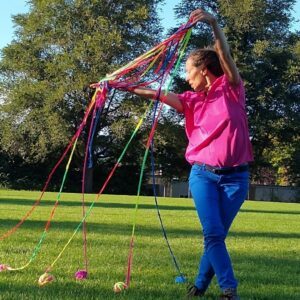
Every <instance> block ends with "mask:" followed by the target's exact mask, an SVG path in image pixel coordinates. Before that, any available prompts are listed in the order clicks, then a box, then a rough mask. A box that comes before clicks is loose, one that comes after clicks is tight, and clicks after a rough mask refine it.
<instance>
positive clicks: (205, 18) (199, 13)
mask: <svg viewBox="0 0 300 300" xmlns="http://www.w3.org/2000/svg"><path fill="white" fill-rule="evenodd" d="M190 19H191V20H192V22H196V23H197V22H204V23H207V24H210V25H213V24H214V23H216V22H217V19H216V18H215V16H213V15H212V14H210V13H208V12H206V11H205V10H203V9H201V8H198V9H196V10H194V11H192V12H191V14H190Z"/></svg>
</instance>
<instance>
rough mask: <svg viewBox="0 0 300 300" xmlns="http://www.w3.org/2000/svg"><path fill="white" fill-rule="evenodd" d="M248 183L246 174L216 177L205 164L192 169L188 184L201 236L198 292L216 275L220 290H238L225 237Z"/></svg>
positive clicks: (242, 200)
mask: <svg viewBox="0 0 300 300" xmlns="http://www.w3.org/2000/svg"><path fill="white" fill-rule="evenodd" d="M248 181H249V172H248V171H244V172H236V173H231V174H226V175H217V174H215V173H212V172H210V171H208V170H206V168H205V165H196V164H194V165H193V166H192V170H191V174H190V178H189V185H190V190H191V193H192V196H193V199H194V202H195V206H196V210H197V214H198V217H199V220H200V222H201V225H202V229H203V236H204V251H203V255H202V258H201V260H200V264H199V273H198V275H197V277H196V280H195V285H196V286H197V287H198V288H199V289H202V290H204V291H205V290H206V289H207V288H208V286H209V284H210V282H211V280H212V278H213V276H214V275H215V274H216V277H217V280H218V284H219V286H220V288H221V289H222V290H224V289H225V288H236V287H237V280H236V279H235V277H234V274H233V269H232V265H231V260H230V257H229V254H228V252H227V249H226V245H225V238H226V236H227V233H228V230H229V228H230V225H231V223H232V221H233V219H234V217H235V216H236V214H237V213H238V211H239V209H240V207H241V205H242V204H243V202H244V200H245V198H246V196H247V191H248Z"/></svg>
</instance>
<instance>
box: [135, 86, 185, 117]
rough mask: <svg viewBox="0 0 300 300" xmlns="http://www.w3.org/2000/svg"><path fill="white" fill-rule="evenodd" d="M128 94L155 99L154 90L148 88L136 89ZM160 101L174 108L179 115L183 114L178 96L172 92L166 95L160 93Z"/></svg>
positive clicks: (162, 92)
mask: <svg viewBox="0 0 300 300" xmlns="http://www.w3.org/2000/svg"><path fill="white" fill-rule="evenodd" d="M130 92H132V93H134V94H136V95H138V96H141V97H145V98H147V99H152V100H155V98H156V93H157V92H156V90H153V89H150V88H142V87H137V88H133V89H131V90H130ZM159 98H160V100H161V101H162V102H164V103H166V104H167V105H169V106H171V107H173V108H175V109H176V110H177V111H178V112H179V113H182V112H183V106H182V104H181V102H180V100H179V98H178V96H177V95H176V94H174V93H172V92H169V93H168V94H167V95H164V91H161V95H160V97H159Z"/></svg>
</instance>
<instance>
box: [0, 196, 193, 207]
mask: <svg viewBox="0 0 300 300" xmlns="http://www.w3.org/2000/svg"><path fill="white" fill-rule="evenodd" d="M132 198H133V199H134V200H135V198H136V196H132ZM55 201H56V200H54V199H53V200H41V202H40V204H39V205H40V206H52V205H54V203H55ZM105 201H107V200H105ZM34 202H35V201H34V200H33V199H0V205H22V206H32V205H33V204H34ZM85 204H86V206H90V205H91V204H92V202H91V201H86V202H85ZM158 204H159V201H158ZM59 205H60V206H67V207H69V206H70V207H72V206H75V207H76V206H82V202H81V201H69V200H67V201H64V200H60V201H59ZM94 207H104V208H124V209H125V208H129V209H132V208H134V207H135V203H108V202H101V198H100V199H99V201H97V202H96V203H95V205H94ZM139 208H140V209H155V203H154V200H153V204H139ZM159 208H160V209H161V210H191V211H193V210H195V208H194V207H193V206H171V205H159Z"/></svg>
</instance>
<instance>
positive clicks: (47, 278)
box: [38, 273, 55, 286]
mask: <svg viewBox="0 0 300 300" xmlns="http://www.w3.org/2000/svg"><path fill="white" fill-rule="evenodd" d="M54 280H55V277H54V276H53V275H52V274H50V273H44V274H43V275H41V276H40V278H39V280H38V284H39V286H44V285H46V284H48V283H51V282H53V281H54Z"/></svg>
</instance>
